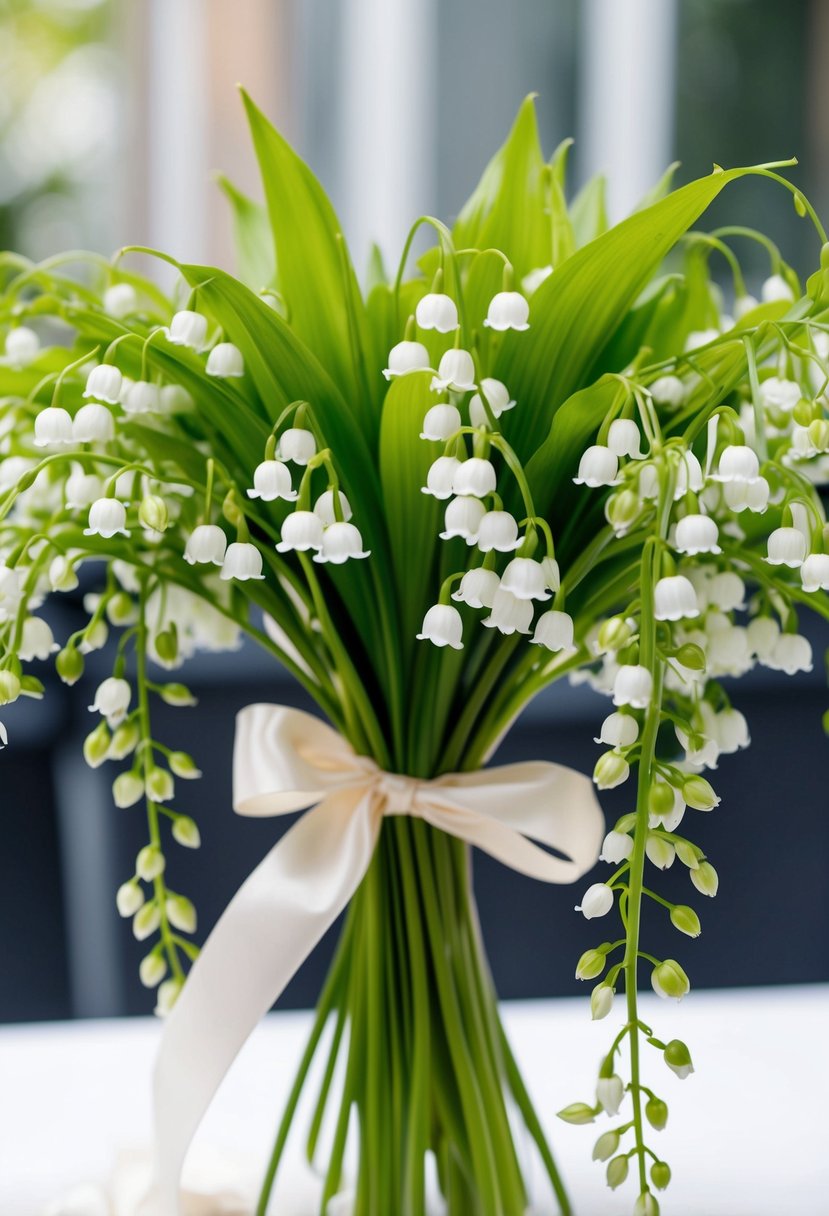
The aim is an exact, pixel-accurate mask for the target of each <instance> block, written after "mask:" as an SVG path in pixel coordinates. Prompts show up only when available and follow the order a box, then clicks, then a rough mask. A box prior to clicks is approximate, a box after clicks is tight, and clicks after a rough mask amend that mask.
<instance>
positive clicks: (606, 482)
mask: <svg viewBox="0 0 829 1216" xmlns="http://www.w3.org/2000/svg"><path fill="white" fill-rule="evenodd" d="M618 472H619V458H618V456H617V455H616V453H615V452H611V450H610V448H607V447H603V446H602V445H601V444H594V445H593V446H592V447H589V448H588V449H587V450H586V451H585V452H584V453H583V454H582V458H581V460H580V461H579V472H578V476H577V477H574V478H573V481H574V482H575V484H576V485H577V486H590V487H591V488H593V489H595V488H596V487H597V486H612V485H615V484H616V475H617V473H618Z"/></svg>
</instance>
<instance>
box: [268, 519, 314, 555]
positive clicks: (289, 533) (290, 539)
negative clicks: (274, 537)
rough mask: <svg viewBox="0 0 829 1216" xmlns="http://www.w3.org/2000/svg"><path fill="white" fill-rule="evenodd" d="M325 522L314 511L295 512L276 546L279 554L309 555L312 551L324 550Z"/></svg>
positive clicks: (286, 522) (287, 521) (288, 520)
mask: <svg viewBox="0 0 829 1216" xmlns="http://www.w3.org/2000/svg"><path fill="white" fill-rule="evenodd" d="M322 536H323V522H322V520H321V519H320V517H319V515H315V514H314V512H313V511H294V512H293V514H292V515H288V516H287V517H286V519H285V522H284V523H283V525H282V539H281V540H280V541H279V544H278V545H277V546H276V549H277V552H278V553H289V552H290V551H291V550H295V551H296V552H297V553H307V552H308V551H309V550H310V549H316V550H319V549H321V548H322Z"/></svg>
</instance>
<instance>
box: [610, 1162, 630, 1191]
mask: <svg viewBox="0 0 829 1216" xmlns="http://www.w3.org/2000/svg"><path fill="white" fill-rule="evenodd" d="M629 1168H630V1166H629V1165H628V1159H627V1157H614V1158H613V1160H612V1161H609V1162H608V1165H607V1185H608V1186H609V1187H610V1188H611V1190H614V1191H615V1190H616V1188H617V1187H619V1186H621V1185H622V1183H623V1182H624V1181H625V1179H626V1178H627V1176H628V1169H629Z"/></svg>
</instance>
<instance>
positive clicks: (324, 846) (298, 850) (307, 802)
mask: <svg viewBox="0 0 829 1216" xmlns="http://www.w3.org/2000/svg"><path fill="white" fill-rule="evenodd" d="M233 785H234V795H233V807H234V810H235V811H236V812H237V813H238V814H240V815H251V816H256V817H264V816H272V815H287V814H290V813H291V812H292V811H299V810H303V809H304V808H306V807H313V808H314V809H313V810H311V811H308V813H307V814H305V815H303V817H302V818H301V819H299V820H298V821H297V822H296V823H295V824H294V825H293V827H291V828H290V829H289V831H288V832H286V834H285V835H284V836H283V837H282V838H281V840H279V841H278V842H277V844H276V845H275V846H274V847H273V849H271V851H270V853H268V855H267V856H266V857H265V859H264V861H262V862H261V863H260V865H259V866H257V868H256V869H255V870H254V871H253V873H252V874H251V875H250V877H249V878H248V879H247V880H246V881H245V882H244V883H243V884H242V886H241V887H240V888H239V890H238V891H237V893H236V895H235V896H234V897H233V899H232V900H231V902H230V904H229V905H228V907H227V909H226V910H225V912H224V914H223V915H222V917H221V918H220V920H219V921H218V923H217V925H216V927H215V928H214V930H213V932H212V934H211V935H210V937H209V938H208V940H207V942H206V944H205V946H204V949H203V950H202V952H201V954H200V956H199V958H198V959H197V961H196V962H195V964H194V966H193V968H192V970H191V972H190V975H189V977H188V980H187V983H186V985H185V987H184V989H183V991H182V993H181V995H180V997H179V999H178V1001H177V1002H176V1005H175V1007H174V1008H173V1010H172V1012H171V1013H170V1015H169V1016H168V1018H167V1022H166V1025H165V1028H164V1033H163V1035H162V1039H161V1045H160V1049H159V1054H158V1058H157V1062H156V1068H155V1077H154V1091H153V1100H154V1115H155V1137H156V1173H155V1185H154V1188H153V1191H152V1192H151V1195H150V1196H149V1197H148V1202H147V1204H146V1205H145V1212H146V1216H180V1204H179V1179H180V1176H181V1170H182V1166H183V1163H184V1158H185V1155H186V1153H187V1149H188V1146H189V1144H190V1141H191V1140H192V1138H193V1136H194V1134H195V1132H196V1129H197V1127H198V1126H199V1124H200V1122H201V1120H202V1117H203V1116H204V1114H205V1112H206V1110H207V1108H208V1106H209V1104H210V1101H211V1099H212V1097H213V1095H214V1093H215V1092H216V1090H217V1088H218V1087H219V1084H220V1083H221V1081H222V1079H223V1077H224V1076H225V1074H226V1072H227V1071H228V1069H229V1068H230V1065H231V1064H232V1063H233V1060H234V1059H235V1057H236V1056H237V1054H238V1053H239V1051H240V1050H241V1048H242V1046H243V1044H244V1043H245V1041H246V1039H247V1038H248V1036H249V1035H250V1034H251V1032H252V1031H253V1029H254V1028H255V1026H256V1024H257V1023H258V1022H259V1021H260V1019H261V1018H262V1017H263V1016H264V1015H265V1013H267V1011H268V1010H269V1009H270V1007H271V1005H272V1004H273V1003H274V1001H275V1000H276V999H277V997H278V996H279V995H280V993H281V992H282V991H283V989H284V988H285V986H286V985H287V983H288V981H289V980H290V979H291V977H292V976H293V975H294V973H295V972H296V970H297V969H298V967H299V966H300V964H301V963H302V962H303V961H304V960H305V959H306V958H307V957H308V955H309V954H310V953H311V951H312V950H313V948H314V946H315V945H316V944H317V942H318V941H319V940H320V938H321V937H322V936H323V934H324V933H325V931H326V930H327V929H328V928H329V927H330V925H331V924H332V923H333V922H334V921H335V920H336V918H337V917H338V916H339V914H340V913H341V912H342V911H343V909H344V908H345V906H346V905H347V904H348V902H349V900H350V899H351V897H352V896H353V895H354V892H355V891H356V889H357V887H358V886H359V885H360V882H361V880H362V878H363V876H364V875H365V873H366V870H367V869H368V866H369V863H370V861H371V857H372V854H373V853H374V849H375V846H376V844H377V839H378V836H379V833H380V828H381V825H382V822H383V818H384V816H386V815H413V816H415V817H417V818H420V819H423V820H425V821H426V822H427V823H430V824H432V825H433V826H434V827H436V828H440V830H441V831H443V832H447V833H449V835H451V836H456V837H458V838H459V839H461V840H463V841H465V842H466V843H468V844H470V845H475V846H476V847H477V848H479V849H483V850H484V852H486V853H489V854H490V855H491V856H493V857H495V858H497V859H498V860H499V861H501V862H503V863H504V865H507V866H509V867H510V868H511V869H513V870H517V871H519V872H520V873H522V874H527V875H529V876H530V877H532V878H538V879H541V880H542V881H544V882H555V883H566V882H573V881H574V880H576V879H577V878H579V877H580V876H581V875H582V874H584V873H585V872H586V871H587V870H589V869H590V868H591V867H592V866H593V865H594V863H595V861H596V859H597V856H598V852H599V847H600V844H601V840H602V833H603V830H604V820H603V817H602V813H601V810H600V807H599V804H598V801H597V799H596V796H595V794H594V792H593V786H592V783H591V781H590V779H589V778H588V777H585V776H584V775H583V774H581V773H577V772H574V771H573V770H572V769H569V768H565V767H563V766H561V765H557V764H548V763H545V762H534V763H523V764H508V765H503V766H501V767H496V768H491V769H482V770H480V771H478V772H473V773H450V774H447V775H445V776H442V777H437V778H434V779H433V780H429V781H426V780H417V779H415V778H412V777H404V776H398V775H396V774H392V773H386V772H383V771H382V770H381V769H380V768H378V766H377V765H376V764H375V763H374V761H373V760H371V759H369V758H368V757H366V756H358V755H357V754H356V753H355V752H354V750H353V749H352V748H351V746H350V745H349V744H348V743H347V742H346V740H345V739H344V738H343V737H342V736H341V735H339V734H338V733H337V732H336V731H335V730H333V729H332V728H331V727H330V726H327V725H326V724H325V723H324V722H321V721H320V720H319V719H318V718H315V717H312V716H311V715H310V714H306V713H301V712H299V711H298V710H295V709H288V708H285V707H283V706H277V705H250V706H248V708H247V709H243V710H242V711H241V713H240V714H239V716H238V718H237V724H236V746H235V751H234V759H233ZM529 838H532V840H537V841H539V842H540V843H541V844H544V845H547V846H549V847H550V848H553V849H555V850H556V851H557V852H558V853H560V854H563V856H560V857H556V856H552V855H551V854H550V853H548V852H546V851H545V850H544V849H542V848H539V847H538V845H536V844H533V843H532V840H531V839H529Z"/></svg>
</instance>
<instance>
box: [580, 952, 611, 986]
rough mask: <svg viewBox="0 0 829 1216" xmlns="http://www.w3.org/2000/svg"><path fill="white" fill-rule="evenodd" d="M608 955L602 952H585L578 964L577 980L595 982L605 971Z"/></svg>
mask: <svg viewBox="0 0 829 1216" xmlns="http://www.w3.org/2000/svg"><path fill="white" fill-rule="evenodd" d="M606 962H607V955H606V954H604V953H603V951H601V950H585V952H584V954H583V955H582V956H581V958H580V959H579V961H578V963H577V964H576V979H577V980H594V979H596V977H597V976H599V975H601V974H602V972H603V971H604V969H605V963H606Z"/></svg>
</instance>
